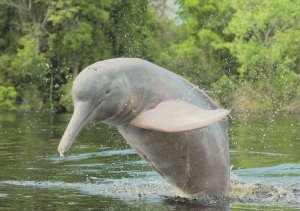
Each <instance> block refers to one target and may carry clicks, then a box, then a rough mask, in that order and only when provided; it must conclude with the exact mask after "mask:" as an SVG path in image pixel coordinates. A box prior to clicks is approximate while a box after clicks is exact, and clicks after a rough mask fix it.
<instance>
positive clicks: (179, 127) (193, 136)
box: [58, 58, 230, 197]
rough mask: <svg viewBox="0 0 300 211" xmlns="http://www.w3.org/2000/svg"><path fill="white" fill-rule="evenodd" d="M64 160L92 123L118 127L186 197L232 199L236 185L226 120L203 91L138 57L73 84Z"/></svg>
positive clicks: (91, 70) (103, 65)
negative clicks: (231, 179)
mask: <svg viewBox="0 0 300 211" xmlns="http://www.w3.org/2000/svg"><path fill="white" fill-rule="evenodd" d="M72 99H73V104H74V113H73V115H72V118H71V120H70V122H69V124H68V126H67V128H66V130H65V132H64V135H63V137H62V139H61V141H60V144H59V146H58V152H59V153H60V154H61V155H64V154H65V153H66V152H67V151H68V150H69V149H70V147H71V145H72V144H73V142H74V140H75V138H76V136H77V135H78V133H79V132H80V131H81V130H82V128H84V126H85V125H86V124H87V123H89V122H92V123H105V124H108V125H111V126H114V127H116V128H117V129H118V131H119V132H120V133H121V134H122V136H123V137H124V138H125V140H126V141H127V142H128V144H129V145H130V146H131V147H132V148H133V149H134V150H135V151H136V152H137V153H138V154H139V155H140V156H141V157H142V158H143V159H145V160H146V161H148V163H149V164H150V165H151V166H152V167H153V169H155V170H156V171H157V172H158V173H159V174H160V175H161V176H162V177H164V178H165V179H166V180H167V181H168V182H169V183H171V185H172V186H173V187H175V190H176V191H177V193H178V194H179V195H180V196H184V197H195V196H199V195H203V194H205V195H216V196H224V195H226V193H227V191H228V186H229V171H230V167H229V154H228V151H229V149H228V148H229V146H228V133H227V120H226V115H227V114H228V113H229V110H226V109H219V108H218V106H217V105H216V104H215V103H214V102H213V101H212V100H211V99H210V98H209V97H208V96H207V95H206V94H205V93H204V92H203V91H201V90H200V89H199V88H198V87H196V86H195V85H193V84H191V83H190V82H188V81H186V80H184V79H183V78H181V77H180V76H178V75H176V74H175V73H172V72H170V71H168V70H166V69H164V68H162V67H160V66H157V65H155V64H153V63H150V62H148V61H145V60H142V59H138V58H116V59H109V60H104V61H100V62H96V63H94V64H92V65H90V66H88V67H86V68H85V69H84V70H83V71H81V72H80V73H79V75H78V76H77V77H76V79H75V80H74V82H73V87H72Z"/></svg>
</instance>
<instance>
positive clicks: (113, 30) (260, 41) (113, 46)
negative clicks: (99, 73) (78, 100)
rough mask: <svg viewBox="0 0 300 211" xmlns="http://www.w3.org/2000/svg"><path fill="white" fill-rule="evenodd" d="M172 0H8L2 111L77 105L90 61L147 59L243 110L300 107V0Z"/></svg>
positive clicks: (1, 51) (3, 14)
mask: <svg viewBox="0 0 300 211" xmlns="http://www.w3.org/2000/svg"><path fill="white" fill-rule="evenodd" d="M169 3H170V1H167V0H149V1H147V0H135V1H132V0H101V1H97V0H81V1H78V0H0V111H7V110H22V111H54V112H65V111H70V110H71V109H72V104H71V98H70V89H71V86H72V80H73V79H74V77H76V75H77V74H78V73H79V72H80V71H81V70H82V69H83V68H84V67H86V66H88V65H89V64H91V63H94V62H96V61H100V60H104V59H109V58H116V57H140V58H143V59H146V60H149V61H151V62H153V63H156V64H158V65H161V66H163V67H165V68H167V69H169V70H171V71H173V72H176V73H177V74H179V75H181V76H183V77H184V78H186V79H188V80H190V81H191V82H193V83H194V84H196V85H198V86H199V87H200V88H201V89H204V90H205V91H206V92H207V93H208V94H209V95H210V96H211V97H212V98H214V99H216V101H218V102H219V104H221V105H222V106H225V107H227V108H231V109H233V110H235V111H237V112H293V113H296V112H298V113H299V112H300V4H299V2H298V0H280V1H271V0H230V1H229V0H177V1H176V7H177V9H176V13H177V17H176V18H174V17H173V16H172V11H171V9H170V5H169ZM165 83H168V81H166V82H165Z"/></svg>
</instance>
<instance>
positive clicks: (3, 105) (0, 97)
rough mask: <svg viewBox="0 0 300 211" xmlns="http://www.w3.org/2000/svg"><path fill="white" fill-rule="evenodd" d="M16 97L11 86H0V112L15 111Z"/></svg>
mask: <svg viewBox="0 0 300 211" xmlns="http://www.w3.org/2000/svg"><path fill="white" fill-rule="evenodd" d="M16 97H17V92H16V90H15V88H14V87H13V86H0V110H1V111H3V110H4V111H7V110H8V111H13V110H16V105H15V103H14V101H15V99H16Z"/></svg>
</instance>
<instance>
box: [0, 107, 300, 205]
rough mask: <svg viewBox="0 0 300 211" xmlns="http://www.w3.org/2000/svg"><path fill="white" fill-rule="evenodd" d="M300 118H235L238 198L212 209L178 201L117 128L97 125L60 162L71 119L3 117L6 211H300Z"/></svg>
mask: <svg viewBox="0 0 300 211" xmlns="http://www.w3.org/2000/svg"><path fill="white" fill-rule="evenodd" d="M299 117H300V116H295V115H294V116H275V117H249V116H246V117H245V116H244V115H242V116H240V117H239V116H235V117H233V118H232V120H231V127H230V148H231V151H230V154H231V163H232V165H233V170H232V174H233V176H232V188H231V193H230V197H228V198H226V200H224V201H223V203H214V201H213V200H210V201H209V202H210V203H204V202H203V201H201V200H185V199H179V198H176V197H175V193H174V192H173V190H172V188H171V187H170V185H169V184H168V183H166V182H165V181H164V180H163V179H162V178H161V177H160V176H159V175H158V174H157V173H156V172H154V171H153V170H152V169H151V167H149V166H148V165H147V163H146V162H145V161H143V160H141V159H140V158H139V156H137V155H136V154H135V152H134V151H133V150H132V149H130V147H129V146H128V145H127V144H126V143H125V141H124V140H123V139H122V137H121V136H120V135H119V134H118V132H117V131H116V130H115V129H114V128H111V127H108V126H105V125H99V126H92V125H90V126H89V127H88V128H86V129H85V130H84V131H83V132H82V133H81V134H80V136H79V138H78V139H77V140H76V143H75V144H74V145H73V147H72V149H71V152H70V154H69V155H67V156H65V157H64V158H60V157H59V155H58V153H57V151H56V149H57V145H58V142H59V140H60V138H61V136H62V134H63V132H64V129H65V126H66V124H67V122H68V120H69V118H70V115H52V114H51V115H38V114H17V113H8V114H0V166H1V170H0V209H9V208H10V209H14V210H18V209H22V208H24V207H26V208H27V209H34V210H38V209H43V210H45V209H46V210H47V209H49V210H53V209H63V208H65V209H78V210H82V209H104V208H108V209H121V208H122V209H135V210H136V209H137V210H177V209H178V210H181V209H183V210H229V209H230V210H239V209H247V208H256V209H264V210H265V209H270V210H272V209H274V208H289V209H292V208H293V209H296V208H299V207H300V153H299V151H300V140H299V137H300V130H299V128H300V123H299V119H300V118H299Z"/></svg>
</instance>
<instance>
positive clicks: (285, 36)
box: [224, 0, 300, 109]
mask: <svg viewBox="0 0 300 211" xmlns="http://www.w3.org/2000/svg"><path fill="white" fill-rule="evenodd" d="M230 5H231V7H233V9H234V10H235V11H236V12H235V13H234V15H233V17H232V19H231V21H230V22H229V24H228V26H227V27H226V28H225V30H224V32H225V33H226V34H228V35H232V36H234V39H233V41H231V42H228V43H227V44H226V46H227V47H228V49H229V50H230V52H231V53H232V55H233V56H234V57H235V58H236V59H237V61H238V63H239V67H238V69H237V71H238V72H239V74H240V77H241V80H242V81H247V82H250V83H255V84H257V85H258V86H259V87H260V90H261V91H262V92H266V93H267V94H268V95H269V98H270V100H271V103H272V105H273V106H272V107H273V109H280V108H281V107H282V106H283V105H284V104H286V103H288V102H289V100H291V99H292V98H293V97H294V96H295V94H296V92H297V91H299V88H297V87H299V85H297V84H299V82H300V81H299V73H300V68H299V62H300V58H299V55H300V48H299V43H300V30H299V29H300V22H299V16H300V5H299V4H298V2H297V1H294V0H283V1H268V0H263V1H256V0H250V1H248V0H247V1H246V0H245V1H244V0H243V1H237V0H236V1H231V2H230Z"/></svg>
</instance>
